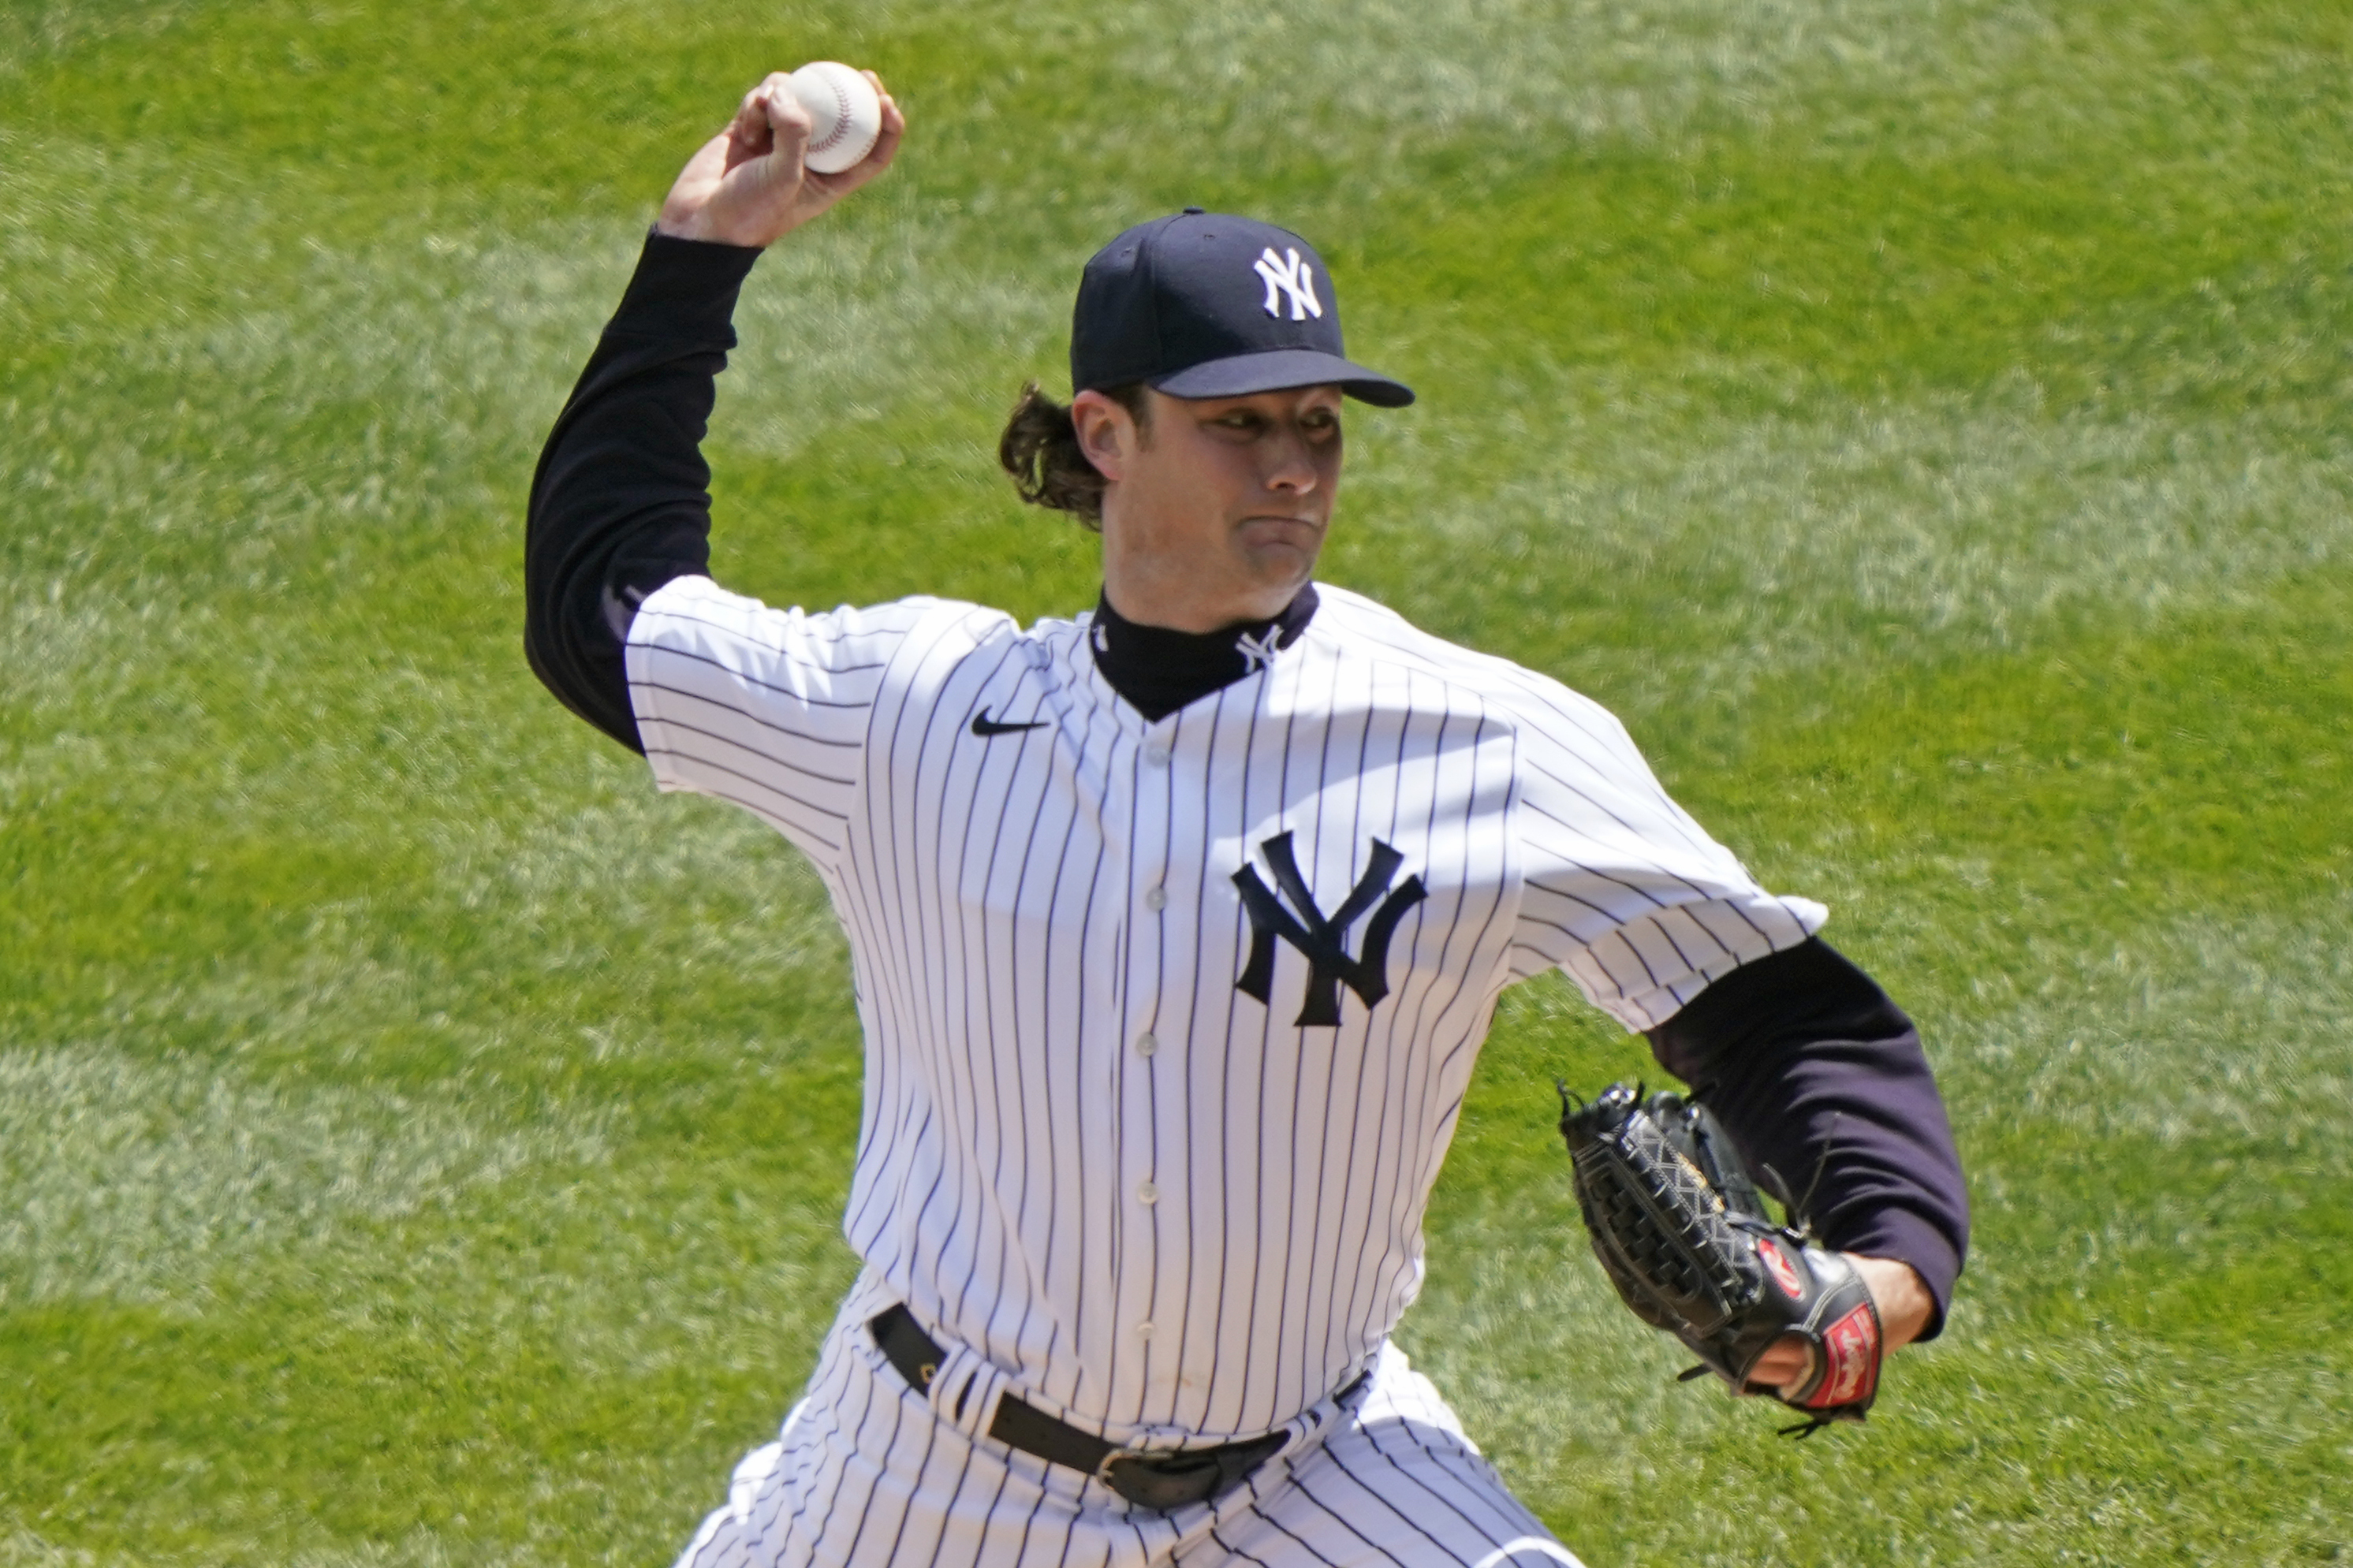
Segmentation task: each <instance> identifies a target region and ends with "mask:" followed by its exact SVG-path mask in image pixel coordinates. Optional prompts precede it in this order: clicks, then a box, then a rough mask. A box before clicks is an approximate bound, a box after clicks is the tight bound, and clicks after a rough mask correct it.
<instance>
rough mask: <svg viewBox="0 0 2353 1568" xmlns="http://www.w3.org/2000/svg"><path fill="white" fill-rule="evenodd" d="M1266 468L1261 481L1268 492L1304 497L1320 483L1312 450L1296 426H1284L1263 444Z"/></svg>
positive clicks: (1320, 477)
mask: <svg viewBox="0 0 2353 1568" xmlns="http://www.w3.org/2000/svg"><path fill="white" fill-rule="evenodd" d="M1264 451H1265V466H1264V468H1262V470H1261V482H1262V483H1264V484H1265V486H1266V488H1267V489H1271V490H1282V491H1283V492H1285V493H1287V494H1290V495H1305V494H1307V493H1308V492H1309V491H1310V490H1313V489H1314V488H1315V487H1316V486H1317V485H1318V484H1319V483H1321V482H1322V480H1323V475H1322V473H1321V472H1320V471H1319V470H1318V468H1317V467H1316V462H1315V452H1314V447H1311V446H1310V445H1309V444H1308V441H1307V437H1306V436H1305V435H1304V434H1303V433H1302V432H1301V430H1300V429H1299V427H1298V426H1283V427H1282V428H1281V429H1279V430H1277V431H1276V432H1275V433H1274V434H1273V435H1271V436H1270V437H1268V438H1267V440H1266V442H1265V444H1264Z"/></svg>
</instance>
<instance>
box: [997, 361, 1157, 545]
mask: <svg viewBox="0 0 2353 1568" xmlns="http://www.w3.org/2000/svg"><path fill="white" fill-rule="evenodd" d="M1103 395H1104V396H1105V397H1108V398H1110V399H1111V400H1112V401H1113V402H1114V403H1116V404H1118V405H1120V406H1121V407H1122V408H1124V409H1126V410H1127V411H1128V413H1129V414H1131V415H1133V416H1134V418H1135V426H1136V428H1137V429H1138V430H1144V429H1146V428H1148V426H1149V420H1150V417H1151V405H1150V403H1149V402H1147V401H1146V400H1145V395H1144V384H1143V383H1141V382H1130V383H1128V384H1126V385H1124V386H1107V387H1105V388H1103ZM997 461H998V462H999V463H1001V464H1003V465H1004V468H1005V471H1006V472H1007V473H1008V474H1010V475H1012V476H1013V488H1014V489H1016V490H1018V491H1019V492H1020V496H1021V499H1022V500H1025V501H1028V502H1029V504H1030V505H1031V506H1042V507H1050V508H1052V509H1053V510H1056V511H1067V512H1069V513H1070V514H1071V516H1073V517H1075V518H1077V519H1078V520H1079V521H1081V522H1082V523H1083V524H1085V525H1086V526H1087V527H1088V528H1091V529H1092V530H1094V531H1096V532H1098V533H1100V532H1102V531H1103V485H1104V483H1105V480H1104V479H1103V473H1102V471H1101V470H1099V469H1098V468H1096V467H1095V466H1094V465H1093V464H1092V463H1091V462H1089V461H1087V455H1086V453H1085V452H1083V451H1082V450H1080V448H1079V432H1078V428H1077V426H1074V425H1072V424H1071V405H1069V404H1067V403H1057V402H1055V401H1054V400H1053V399H1052V398H1050V397H1049V396H1047V395H1045V394H1044V393H1042V392H1040V391H1039V390H1038V384H1037V383H1036V382H1034V381H1033V382H1030V383H1029V384H1026V385H1024V386H1023V387H1022V388H1021V396H1020V398H1019V399H1018V401H1016V402H1015V404H1014V405H1013V413H1012V415H1011V416H1010V417H1008V419H1007V420H1006V421H1005V434H1004V435H1002V436H1000V437H997Z"/></svg>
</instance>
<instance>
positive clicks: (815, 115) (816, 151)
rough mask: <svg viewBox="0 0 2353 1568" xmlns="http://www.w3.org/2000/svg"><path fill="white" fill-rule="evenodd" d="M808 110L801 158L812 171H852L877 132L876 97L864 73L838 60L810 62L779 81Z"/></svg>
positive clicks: (878, 136)
mask: <svg viewBox="0 0 2353 1568" xmlns="http://www.w3.org/2000/svg"><path fill="white" fill-rule="evenodd" d="M785 81H786V86H787V87H789V88H790V89H792V94H793V97H794V98H795V99H796V100H798V101H799V103H800V106H801V107H802V108H803V109H805V110H808V117H809V139H808V149H807V152H806V153H803V154H802V158H801V162H802V163H804V164H805V165H806V166H807V168H808V169H809V171H810V172H811V173H812V174H840V173H842V172H843V171H844V170H847V169H854V168H856V167H857V166H858V165H859V164H860V163H862V162H864V161H865V158H866V155H867V154H868V153H871V152H872V151H874V143H875V142H877V141H879V140H880V139H881V135H882V98H881V94H880V93H878V92H876V91H875V90H874V84H873V82H872V81H871V80H869V79H867V76H866V73H865V72H863V71H860V70H857V69H854V68H851V67H849V66H846V65H843V64H841V63H840V62H839V60H816V61H812V62H811V63H810V64H808V65H805V66H803V67H801V68H800V69H798V70H797V71H795V72H793V74H792V75H791V76H789V77H787V78H786V79H785Z"/></svg>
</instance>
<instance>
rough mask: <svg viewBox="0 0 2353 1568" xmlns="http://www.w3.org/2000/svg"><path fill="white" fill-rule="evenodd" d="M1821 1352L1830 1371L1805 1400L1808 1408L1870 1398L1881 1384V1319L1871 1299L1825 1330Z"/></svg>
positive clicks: (1824, 1407)
mask: <svg viewBox="0 0 2353 1568" xmlns="http://www.w3.org/2000/svg"><path fill="white" fill-rule="evenodd" d="M1822 1353H1823V1354H1824V1355H1825V1356H1826V1357H1828V1358H1829V1361H1830V1370H1829V1371H1828V1372H1826V1373H1823V1375H1822V1385H1821V1386H1820V1388H1818V1389H1816V1390H1814V1396H1813V1397H1812V1398H1811V1399H1809V1400H1807V1401H1806V1405H1807V1407H1808V1408H1809V1409H1813V1410H1829V1409H1832V1408H1834V1407H1836V1406H1838V1405H1852V1404H1854V1403H1855V1402H1857V1401H1858V1400H1863V1399H1868V1398H1870V1397H1871V1395H1872V1391H1873V1389H1874V1388H1875V1387H1876V1386H1877V1385H1878V1383H1879V1319H1878V1317H1877V1315H1876V1314H1874V1313H1873V1311H1872V1310H1871V1306H1870V1304H1869V1303H1868V1302H1865V1303H1864V1304H1863V1305H1862V1306H1860V1307H1856V1308H1855V1309H1853V1310H1852V1311H1850V1312H1848V1313H1847V1315H1846V1316H1845V1317H1843V1318H1841V1319H1840V1320H1839V1321H1837V1322H1835V1323H1832V1324H1831V1326H1830V1327H1829V1328H1827V1329H1825V1330H1823V1331H1822Z"/></svg>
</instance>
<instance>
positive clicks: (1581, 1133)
mask: <svg viewBox="0 0 2353 1568" xmlns="http://www.w3.org/2000/svg"><path fill="white" fill-rule="evenodd" d="M1560 1100H1561V1118H1560V1131H1561V1135H1562V1136H1563V1137H1564V1138H1566V1139H1567V1140H1568V1152H1569V1158H1570V1159H1571V1161H1572V1162H1573V1163H1575V1165H1576V1168H1577V1205H1578V1206H1579V1207H1580V1208H1582V1209H1583V1210H1584V1212H1585V1228H1586V1230H1587V1231H1588V1233H1589V1234H1590V1236H1591V1237H1592V1240H1593V1252H1594V1256H1595V1257H1597V1258H1600V1259H1601V1267H1602V1268H1604V1269H1605V1270H1607V1271H1608V1272H1609V1280H1610V1283H1612V1284H1614V1285H1616V1286H1617V1287H1618V1294H1619V1295H1620V1296H1621V1297H1623V1298H1625V1301H1626V1304H1627V1305H1628V1306H1629V1307H1631V1308H1633V1309H1634V1312H1635V1315H1636V1316H1638V1317H1640V1318H1641V1320H1642V1321H1644V1322H1646V1323H1650V1324H1652V1325H1654V1326H1656V1327H1658V1328H1662V1329H1664V1330H1666V1331H1668V1332H1669V1333H1672V1334H1673V1335H1674V1336H1675V1337H1676V1338H1677V1339H1679V1340H1681V1341H1683V1343H1684V1344H1686V1345H1688V1346H1690V1347H1691V1349H1692V1351H1693V1352H1694V1354H1696V1355H1697V1356H1698V1357H1699V1358H1700V1361H1701V1363H1702V1364H1701V1365H1699V1366H1695V1367H1694V1368H1692V1369H1691V1371H1689V1372H1687V1373H1684V1374H1683V1375H1684V1376H1685V1377H1686V1378H1690V1377H1697V1376H1699V1375H1701V1374H1702V1373H1706V1372H1713V1373H1715V1374H1716V1375H1717V1376H1719V1377H1721V1378H1723V1379H1724V1380H1725V1382H1727V1383H1729V1384H1731V1385H1732V1386H1733V1388H1734V1389H1735V1390H1736V1391H1738V1392H1741V1393H1745V1394H1770V1395H1772V1396H1773V1397H1775V1398H1777V1399H1779V1400H1781V1401H1782V1402H1783V1403H1784V1404H1786V1405H1790V1406H1791V1407H1793V1408H1795V1409H1798V1410H1801V1411H1803V1412H1805V1414H1806V1415H1807V1416H1808V1417H1809V1419H1807V1420H1806V1421H1804V1422H1801V1423H1799V1425H1798V1426H1791V1427H1789V1428H1788V1429H1787V1430H1788V1431H1789V1432H1793V1433H1797V1434H1799V1435H1800V1436H1808V1435H1810V1434H1811V1433H1813V1432H1814V1431H1816V1430H1818V1429H1820V1427H1822V1426H1828V1425H1829V1424H1830V1423H1831V1422H1833V1421H1860V1420H1862V1418H1863V1415H1864V1413H1865V1412H1866V1411H1868V1410H1869V1409H1870V1408H1871V1402H1872V1399H1873V1396H1874V1395H1875V1394H1877V1393H1878V1391H1879V1360H1880V1347H1881V1345H1882V1343H1883V1341H1882V1336H1881V1334H1880V1328H1879V1310H1878V1309H1877V1308H1876V1307H1875V1306H1873V1303H1872V1300H1871V1290H1870V1288H1869V1287H1868V1286H1866V1285H1865V1284H1864V1283H1863V1279H1862V1275H1861V1274H1860V1273H1858V1272H1857V1271H1856V1269H1855V1267H1854V1265H1853V1264H1852V1263H1850V1262H1848V1261H1847V1260H1846V1259H1845V1258H1842V1257H1841V1256H1839V1254H1837V1253H1835V1252H1832V1251H1831V1250H1829V1249H1828V1248H1827V1247H1822V1246H1820V1245H1819V1244H1818V1243H1817V1242H1816V1241H1815V1239H1814V1237H1812V1236H1811V1235H1810V1233H1809V1231H1808V1230H1807V1229H1805V1228H1804V1222H1803V1220H1802V1219H1801V1218H1800V1217H1799V1215H1796V1214H1794V1213H1792V1214H1791V1215H1790V1216H1789V1217H1790V1219H1791V1220H1792V1222H1793V1224H1792V1225H1786V1226H1785V1225H1776V1224H1774V1223H1773V1220H1772V1219H1771V1217H1770V1216H1769V1215H1767V1213H1766V1210H1765V1205H1764V1201H1763V1200H1762V1199H1761V1198H1760V1197H1759V1196H1758V1195H1757V1184H1756V1183H1755V1181H1753V1180H1752V1179H1751V1178H1750V1176H1749V1174H1748V1173H1747V1171H1746V1170H1745V1169H1744V1168H1743V1167H1742V1165H1741V1163H1740V1156H1739V1155H1738V1153H1737V1152H1735V1151H1734V1149H1733V1146H1732V1141H1731V1140H1730V1139H1729V1138H1727V1137H1726V1136H1725V1131H1724V1129H1723V1128H1722V1127H1721V1126H1720V1125H1718V1124H1717V1122H1716V1120H1715V1117H1713V1116H1711V1115H1710V1114H1708V1112H1707V1110H1706V1108H1705V1107H1704V1106H1701V1105H1699V1104H1697V1103H1696V1102H1694V1101H1692V1100H1684V1099H1683V1097H1682V1096H1680V1095H1673V1094H1653V1095H1649V1096H1647V1097H1646V1096H1645V1095H1644V1094H1643V1092H1642V1090H1641V1088H1640V1087H1635V1088H1629V1087H1627V1086H1626V1085H1625V1084H1622V1083H1620V1084H1613V1085H1611V1086H1610V1087H1609V1089H1606V1090H1604V1091H1603V1093H1602V1094H1601V1097H1600V1098H1599V1099H1598V1100H1594V1101H1592V1102H1591V1103H1590V1104H1588V1103H1585V1102H1583V1101H1580V1100H1577V1099H1576V1098H1575V1097H1574V1096H1572V1095H1571V1094H1570V1093H1569V1092H1568V1090H1567V1088H1566V1087H1563V1088H1562V1089H1561V1091H1560ZM1781 1196H1782V1197H1783V1199H1784V1202H1785V1203H1786V1202H1787V1198H1788V1194H1781ZM1789 1333H1795V1334H1798V1335H1799V1336H1801V1337H1802V1338H1803V1339H1804V1340H1805V1342H1806V1344H1807V1345H1808V1347H1809V1348H1810V1350H1811V1352H1812V1366H1811V1368H1810V1370H1809V1371H1808V1373H1807V1375H1806V1377H1805V1380H1804V1381H1803V1382H1802V1383H1800V1384H1796V1385H1795V1387H1794V1390H1793V1391H1792V1392H1790V1393H1788V1394H1783V1393H1782V1392H1781V1390H1779V1389H1778V1388H1772V1387H1767V1386H1766V1385H1764V1384H1756V1383H1751V1382H1750V1381H1749V1378H1748V1373H1749V1372H1750V1371H1751V1370H1752V1369H1753V1368H1754V1367H1755V1366H1756V1365H1757V1359H1758V1358H1759V1357H1761V1356H1762V1355H1764V1353H1765V1352H1766V1351H1767V1349H1768V1348H1770V1347H1771V1345H1772V1344H1773V1342H1775V1341H1776V1340H1778V1339H1779V1338H1780V1337H1781V1336H1782V1335H1784V1334H1789Z"/></svg>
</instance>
